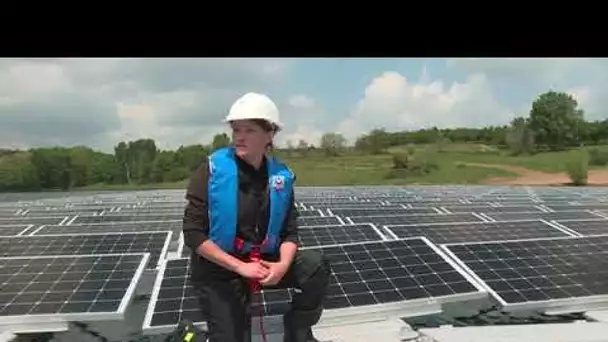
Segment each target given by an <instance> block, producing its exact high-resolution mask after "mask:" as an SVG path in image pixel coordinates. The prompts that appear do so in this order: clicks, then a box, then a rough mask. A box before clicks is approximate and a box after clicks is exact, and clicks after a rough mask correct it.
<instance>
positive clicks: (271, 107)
mask: <svg viewBox="0 0 608 342" xmlns="http://www.w3.org/2000/svg"><path fill="white" fill-rule="evenodd" d="M250 119H262V120H266V121H268V122H269V123H271V124H273V125H275V126H276V127H277V128H278V129H281V128H282V127H281V126H282V125H281V123H280V122H279V109H278V108H277V106H276V104H275V103H274V101H272V100H271V99H270V98H269V97H268V96H266V95H263V94H258V93H247V94H245V95H243V96H241V97H240V98H239V99H238V100H236V101H235V102H234V104H233V105H232V107H230V111H229V112H228V115H227V116H226V119H225V120H224V121H225V122H230V121H234V120H250Z"/></svg>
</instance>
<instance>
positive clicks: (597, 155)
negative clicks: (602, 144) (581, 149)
mask: <svg viewBox="0 0 608 342" xmlns="http://www.w3.org/2000/svg"><path fill="white" fill-rule="evenodd" d="M589 165H592V166H606V165H608V151H605V150H601V149H599V148H597V147H596V148H592V149H591V150H589Z"/></svg>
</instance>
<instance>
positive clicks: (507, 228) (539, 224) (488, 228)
mask: <svg viewBox="0 0 608 342" xmlns="http://www.w3.org/2000/svg"><path fill="white" fill-rule="evenodd" d="M606 221H607V222H608V220H606ZM384 228H385V230H386V231H387V234H388V235H390V236H394V237H395V238H397V239H399V238H404V237H412V236H425V237H427V238H428V239H429V240H431V241H432V242H434V243H453V242H475V241H497V240H520V239H531V238H542V237H553V236H555V237H558V236H571V235H572V234H568V233H566V232H564V230H561V229H559V228H556V227H554V226H552V225H550V224H549V223H548V222H546V221H543V220H522V221H504V222H474V223H448V224H446V223H442V224H425V225H400V226H395V225H392V226H385V227H384Z"/></svg>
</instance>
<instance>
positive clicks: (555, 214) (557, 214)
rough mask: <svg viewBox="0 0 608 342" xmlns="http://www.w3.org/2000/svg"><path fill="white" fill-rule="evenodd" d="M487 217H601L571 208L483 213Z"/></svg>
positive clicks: (509, 218)
mask: <svg viewBox="0 0 608 342" xmlns="http://www.w3.org/2000/svg"><path fill="white" fill-rule="evenodd" d="M479 214H482V215H483V216H485V217H488V218H490V219H492V220H496V221H510V220H527V219H543V220H547V221H552V220H581V219H588V218H599V217H600V216H599V215H596V214H594V213H592V212H590V211H582V210H576V211H574V210H569V211H553V212H548V213H545V212H530V213H482V212H479Z"/></svg>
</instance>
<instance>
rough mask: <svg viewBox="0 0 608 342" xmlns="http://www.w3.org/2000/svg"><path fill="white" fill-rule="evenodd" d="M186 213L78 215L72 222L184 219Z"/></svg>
mask: <svg viewBox="0 0 608 342" xmlns="http://www.w3.org/2000/svg"><path fill="white" fill-rule="evenodd" d="M183 217H184V214H183V213H182V214H167V215H137V216H134V215H128V214H127V215H109V216H106V215H100V216H76V217H75V218H74V219H73V220H72V221H71V222H70V224H83V223H84V224H86V223H102V222H128V221H140V222H144V221H175V220H181V219H183Z"/></svg>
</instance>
